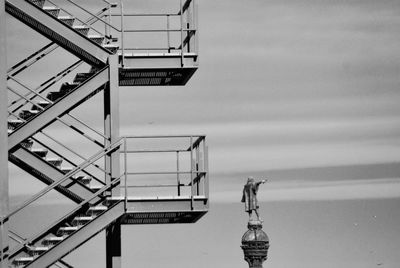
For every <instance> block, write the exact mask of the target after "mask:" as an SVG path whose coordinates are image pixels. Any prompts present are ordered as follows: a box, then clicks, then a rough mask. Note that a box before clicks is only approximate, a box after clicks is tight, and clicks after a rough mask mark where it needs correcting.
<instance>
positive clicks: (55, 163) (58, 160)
mask: <svg viewBox="0 0 400 268" xmlns="http://www.w3.org/2000/svg"><path fill="white" fill-rule="evenodd" d="M46 161H47V162H48V163H50V164H52V165H53V166H56V167H59V166H61V163H62V161H63V160H62V159H61V158H47V159H46Z"/></svg>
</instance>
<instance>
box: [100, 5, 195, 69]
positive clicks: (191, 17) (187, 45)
mask: <svg viewBox="0 0 400 268" xmlns="http://www.w3.org/2000/svg"><path fill="white" fill-rule="evenodd" d="M197 10H198V9H197V3H196V1H195V0H180V4H179V10H178V11H177V12H176V13H128V12H125V10H124V3H123V1H122V0H120V13H119V14H116V13H113V14H105V15H104V16H105V17H119V18H120V20H119V23H120V29H119V30H116V32H117V34H119V35H120V39H121V42H120V44H121V45H120V53H121V57H122V58H121V65H122V67H124V60H125V58H126V56H127V52H128V51H141V52H147V53H150V52H154V51H161V52H164V53H171V52H173V51H175V52H178V53H179V54H180V57H181V67H183V66H184V62H185V61H184V57H185V54H186V53H194V54H198V42H197V25H198V22H197V21H198V15H197ZM185 16H186V17H185ZM129 17H131V18H136V19H137V18H140V17H142V18H145V17H165V28H158V29H132V28H127V27H125V25H126V22H125V20H126V19H127V18H129ZM171 17H179V24H180V25H179V27H178V28H171V26H170V24H171ZM112 28H113V29H114V30H115V27H112ZM142 33H152V34H163V35H164V34H166V44H165V46H157V47H149V46H139V45H137V46H134V44H135V41H127V37H128V36H127V34H130V35H133V34H142ZM173 33H178V34H179V35H180V37H179V38H178V39H179V41H178V43H176V44H173V43H172V41H171V40H172V38H171V35H172V34H173ZM131 39H134V40H135V38H133V37H131ZM138 39H139V38H137V39H136V40H138ZM132 54H133V53H132Z"/></svg>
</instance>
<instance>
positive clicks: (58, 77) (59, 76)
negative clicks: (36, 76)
mask: <svg viewBox="0 0 400 268" xmlns="http://www.w3.org/2000/svg"><path fill="white" fill-rule="evenodd" d="M82 63H83V61H82V60H78V61H76V62H75V63H73V64H72V65H70V66H68V67H67V68H65V69H64V70H62V71H61V72H59V73H57V74H56V75H54V76H53V77H51V78H49V79H47V80H46V81H45V82H43V83H42V84H40V85H39V86H38V87H36V88H35V89H33V90H34V91H35V92H37V93H38V94H40V93H42V92H44V91H45V90H47V89H48V88H49V87H51V86H52V85H54V84H55V83H56V82H58V81H59V80H61V79H62V78H63V77H65V76H66V75H67V74H69V73H70V72H72V71H73V70H75V69H76V68H78V67H79V66H80V65H81V64H82ZM7 78H8V79H14V78H13V77H12V76H11V77H10V76H8V75H7ZM47 84H48V85H47ZM46 85H47V86H46ZM30 95H31V92H28V93H26V94H25V95H24V96H25V97H28V96H30ZM34 98H35V96H32V97H30V100H33V99H34ZM22 99H23V98H22V97H20V98H19V99H17V100H14V101H12V102H11V103H10V105H8V107H9V108H10V107H11V106H12V105H14V104H17V103H18V102H19V101H20V100H22ZM27 103H28V102H27V101H25V103H23V104H21V105H20V106H18V107H17V108H14V110H13V112H15V111H17V110H18V109H20V108H22V107H23V106H24V105H25V104H27Z"/></svg>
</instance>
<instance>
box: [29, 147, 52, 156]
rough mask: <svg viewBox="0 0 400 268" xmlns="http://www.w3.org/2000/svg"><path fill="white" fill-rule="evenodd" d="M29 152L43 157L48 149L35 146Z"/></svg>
mask: <svg viewBox="0 0 400 268" xmlns="http://www.w3.org/2000/svg"><path fill="white" fill-rule="evenodd" d="M31 152H32V153H34V154H35V155H37V156H39V157H42V158H44V157H46V155H47V153H48V152H49V150H46V149H42V148H35V149H32V150H31Z"/></svg>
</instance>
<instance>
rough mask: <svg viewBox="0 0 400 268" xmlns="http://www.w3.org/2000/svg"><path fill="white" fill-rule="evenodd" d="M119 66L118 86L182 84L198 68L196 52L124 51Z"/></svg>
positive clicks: (120, 56)
mask: <svg viewBox="0 0 400 268" xmlns="http://www.w3.org/2000/svg"><path fill="white" fill-rule="evenodd" d="M119 58H120V66H121V67H120V68H119V85H120V86H168V85H169V86H181V85H182V86H183V85H185V84H186V83H187V81H189V79H190V78H191V77H192V75H193V74H194V73H195V72H196V70H197V68H198V64H197V54H196V53H184V55H183V57H182V56H181V54H180V53H125V54H124V62H123V66H122V55H121V54H120V55H119Z"/></svg>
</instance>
